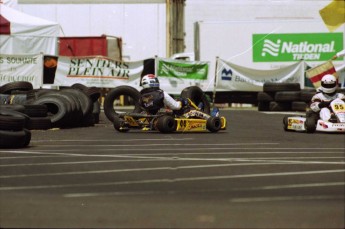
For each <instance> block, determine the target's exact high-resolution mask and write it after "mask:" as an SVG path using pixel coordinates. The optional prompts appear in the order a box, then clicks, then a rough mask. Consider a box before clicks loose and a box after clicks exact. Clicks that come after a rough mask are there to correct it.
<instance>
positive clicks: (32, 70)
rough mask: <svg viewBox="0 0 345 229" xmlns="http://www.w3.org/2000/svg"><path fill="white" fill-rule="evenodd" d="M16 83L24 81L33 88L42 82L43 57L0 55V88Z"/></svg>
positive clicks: (35, 55)
mask: <svg viewBox="0 0 345 229" xmlns="http://www.w3.org/2000/svg"><path fill="white" fill-rule="evenodd" d="M16 81H26V82H30V83H31V84H32V85H33V88H35V89H37V88H40V87H41V85H42V82H43V55H42V54H34V55H0V86H1V85H4V84H7V83H10V82H16Z"/></svg>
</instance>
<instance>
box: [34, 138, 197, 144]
mask: <svg viewBox="0 0 345 229" xmlns="http://www.w3.org/2000/svg"><path fill="white" fill-rule="evenodd" d="M193 140H195V138H131V139H121V140H117V139H97V140H94V139H87V140H82V139H74V140H73V139H72V140H71V139H59V140H52V141H49V140H32V141H30V142H31V143H35V142H138V141H193Z"/></svg>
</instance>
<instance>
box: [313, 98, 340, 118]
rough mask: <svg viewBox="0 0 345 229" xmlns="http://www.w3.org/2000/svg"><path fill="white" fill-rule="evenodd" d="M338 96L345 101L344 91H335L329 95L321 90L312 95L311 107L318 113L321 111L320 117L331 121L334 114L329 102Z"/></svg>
mask: <svg viewBox="0 0 345 229" xmlns="http://www.w3.org/2000/svg"><path fill="white" fill-rule="evenodd" d="M337 98H339V99H342V100H344V101H345V95H344V94H342V93H334V94H333V95H329V94H326V93H323V92H319V93H317V94H315V95H314V96H313V97H312V99H311V104H310V109H311V110H312V111H314V112H316V113H318V112H320V118H321V119H322V120H323V121H329V120H330V118H331V116H332V114H331V111H330V109H329V108H328V107H329V104H330V103H331V102H332V101H333V100H334V99H337Z"/></svg>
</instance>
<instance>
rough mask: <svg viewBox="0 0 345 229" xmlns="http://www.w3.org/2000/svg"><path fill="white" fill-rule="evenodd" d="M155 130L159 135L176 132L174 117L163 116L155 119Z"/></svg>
mask: <svg viewBox="0 0 345 229" xmlns="http://www.w3.org/2000/svg"><path fill="white" fill-rule="evenodd" d="M156 128H157V129H158V130H159V132H161V133H171V132H174V131H175V130H176V121H175V119H174V117H172V116H169V115H164V116H162V117H159V118H158V119H157V123H156Z"/></svg>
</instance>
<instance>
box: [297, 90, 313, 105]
mask: <svg viewBox="0 0 345 229" xmlns="http://www.w3.org/2000/svg"><path fill="white" fill-rule="evenodd" d="M315 94H316V90H302V91H301V93H300V101H303V102H306V103H309V102H310V101H311V99H312V98H313V96H314V95H315Z"/></svg>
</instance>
